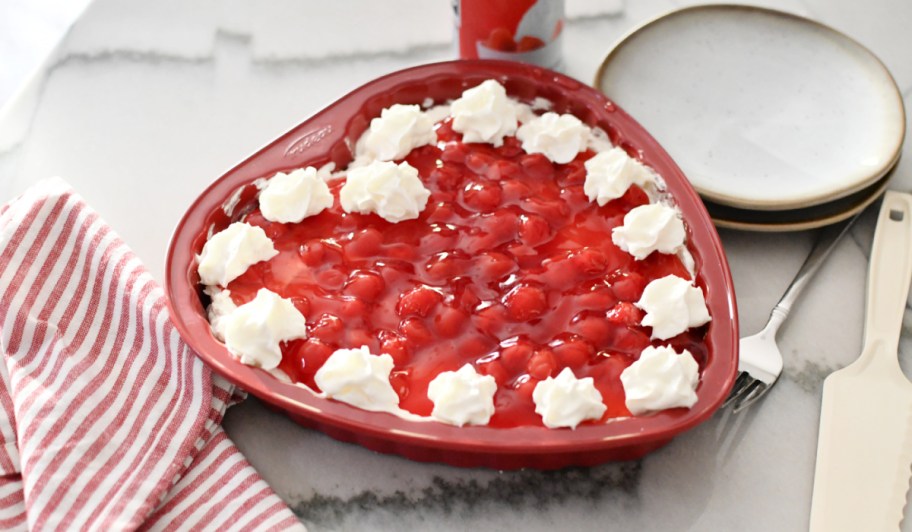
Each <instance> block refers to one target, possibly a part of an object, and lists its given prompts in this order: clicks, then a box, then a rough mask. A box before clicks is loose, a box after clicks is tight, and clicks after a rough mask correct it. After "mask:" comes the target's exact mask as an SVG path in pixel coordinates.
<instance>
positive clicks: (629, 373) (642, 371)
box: [621, 346, 700, 416]
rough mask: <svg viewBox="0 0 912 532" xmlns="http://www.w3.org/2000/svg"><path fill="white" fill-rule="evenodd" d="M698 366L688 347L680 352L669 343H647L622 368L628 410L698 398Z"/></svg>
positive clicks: (636, 412) (685, 404)
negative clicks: (649, 344)
mask: <svg viewBox="0 0 912 532" xmlns="http://www.w3.org/2000/svg"><path fill="white" fill-rule="evenodd" d="M699 380H700V367H699V365H698V364H697V361H696V360H694V358H693V355H691V354H690V351H688V350H686V349H685V350H684V352H682V353H681V354H680V355H679V354H678V353H676V352H675V350H674V348H672V347H668V346H661V347H653V346H649V347H647V348H646V349H644V350H643V351H642V352H641V353H640V358H639V359H638V360H637V361H636V362H634V363H633V364H631V365H630V366H628V367H627V368H626V369H624V371H622V372H621V383H622V384H623V385H624V395H625V397H626V399H625V401H626V405H627V410H630V413H631V414H633V415H635V416H639V415H642V414H647V413H649V412H655V411H658V410H664V409H666V408H675V407H679V406H683V407H686V408H690V407H692V406H693V405H694V403H696V402H697V392H696V390H697V383H698V382H699Z"/></svg>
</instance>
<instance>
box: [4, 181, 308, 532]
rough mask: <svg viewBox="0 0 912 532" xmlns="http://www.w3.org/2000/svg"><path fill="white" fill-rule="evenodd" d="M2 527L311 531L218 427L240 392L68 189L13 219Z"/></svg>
mask: <svg viewBox="0 0 912 532" xmlns="http://www.w3.org/2000/svg"><path fill="white" fill-rule="evenodd" d="M0 349H2V360H0V475H2V477H0V529H3V530H7V529H23V530H24V529H26V528H28V529H32V530H52V529H66V530H73V529H93V530H126V529H137V528H142V529H151V530H168V529H181V530H188V529H207V530H267V529H299V530H300V529H303V527H302V526H301V525H300V524H299V523H298V521H297V519H295V516H294V514H292V513H291V511H289V509H288V508H287V506H286V505H285V504H284V503H283V502H282V500H281V499H279V498H278V496H276V494H275V493H274V492H273V491H272V489H271V488H270V487H269V486H268V485H267V484H266V483H265V482H264V481H263V480H262V479H261V478H260V476H259V475H258V474H257V472H256V471H255V470H254V469H253V467H251V466H250V464H249V463H248V462H247V461H246V460H245V459H244V457H243V456H242V455H241V453H240V451H238V449H237V448H236V447H235V446H234V444H233V443H232V442H231V440H229V439H228V437H227V436H226V434H225V432H224V431H223V430H222V428H221V426H220V425H219V423H220V422H221V419H222V415H223V414H224V412H225V408H226V407H227V406H228V405H229V404H231V403H232V402H233V401H235V400H237V398H238V396H237V395H236V393H235V390H234V388H233V387H232V386H231V385H230V384H229V383H227V382H226V381H224V380H223V379H221V378H220V377H218V376H216V375H214V374H213V373H212V372H211V371H210V370H209V368H207V367H206V366H205V365H203V363H202V362H200V360H199V359H198V358H197V357H196V355H195V354H194V353H193V352H192V351H191V350H190V349H189V348H188V347H187V346H186V345H185V344H184V343H183V341H181V339H180V337H179V336H178V334H177V332H176V331H175V329H174V327H173V326H172V325H171V322H170V320H169V317H168V310H167V307H166V305H165V300H164V294H163V292H162V290H161V288H160V287H159V286H158V284H157V283H156V282H155V281H154V280H153V279H152V277H151V276H150V275H149V273H148V272H147V271H146V269H145V268H144V267H143V265H142V263H140V261H139V259H138V258H137V257H136V256H135V255H134V254H133V253H132V252H131V251H130V250H129V248H128V247H127V246H126V245H125V244H124V243H123V242H122V241H121V240H120V238H118V236H117V235H116V234H115V233H114V232H113V231H112V230H111V229H110V228H109V227H108V226H107V225H106V224H105V223H104V222H103V221H102V220H101V219H100V218H99V216H98V214H97V213H96V212H94V211H93V210H92V209H90V208H89V207H88V206H87V205H86V204H85V202H84V201H83V200H82V199H81V198H80V197H79V196H78V195H77V194H75V193H74V192H73V191H72V190H71V189H70V188H69V186H68V185H66V183H64V182H63V181H61V180H60V179H51V180H48V181H44V182H42V183H40V184H38V185H36V186H35V187H33V188H32V189H30V190H29V191H27V192H26V193H25V194H24V195H23V196H22V197H20V198H19V199H17V200H14V201H13V202H12V203H9V204H7V205H5V206H3V207H2V208H0Z"/></svg>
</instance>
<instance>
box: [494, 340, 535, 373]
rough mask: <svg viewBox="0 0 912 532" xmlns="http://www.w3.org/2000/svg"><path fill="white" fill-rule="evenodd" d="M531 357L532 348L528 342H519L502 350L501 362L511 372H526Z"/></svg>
mask: <svg viewBox="0 0 912 532" xmlns="http://www.w3.org/2000/svg"><path fill="white" fill-rule="evenodd" d="M531 356H532V346H531V345H529V343H528V342H526V341H519V342H517V343H515V344H513V345H508V346H506V347H504V348H503V349H501V350H500V361H501V363H502V364H503V366H504V368H505V369H507V370H509V371H511V372H516V371H520V370H524V369H525V368H526V366H527V365H528V363H529V358H530V357H531Z"/></svg>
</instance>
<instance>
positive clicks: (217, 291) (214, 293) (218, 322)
mask: <svg viewBox="0 0 912 532" xmlns="http://www.w3.org/2000/svg"><path fill="white" fill-rule="evenodd" d="M203 292H205V293H206V295H208V296H209V299H210V301H209V306H208V307H207V308H206V317H207V318H208V319H209V328H210V329H212V335H213V336H215V337H216V338H218V339H219V340H221V341H222V342H224V341H225V333H224V327H225V324H224V321H223V319H222V318H224V317H225V316H228V315H229V314H231V313H232V312H234V311H235V309H237V305H235V304H234V300H232V299H231V290H228V289H221V288H219V287H217V286H207V287H206V288H204V289H203Z"/></svg>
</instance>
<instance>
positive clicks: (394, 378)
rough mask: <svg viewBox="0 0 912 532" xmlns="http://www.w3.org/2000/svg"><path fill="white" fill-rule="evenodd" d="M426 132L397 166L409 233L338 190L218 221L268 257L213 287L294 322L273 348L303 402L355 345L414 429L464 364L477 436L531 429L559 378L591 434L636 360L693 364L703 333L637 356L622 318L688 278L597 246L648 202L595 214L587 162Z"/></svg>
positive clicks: (634, 190)
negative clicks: (590, 415)
mask: <svg viewBox="0 0 912 532" xmlns="http://www.w3.org/2000/svg"><path fill="white" fill-rule="evenodd" d="M436 131H437V136H438V143H437V144H436V145H428V146H422V147H419V148H416V149H414V150H412V151H411V153H409V155H408V156H407V157H406V158H405V159H403V160H405V161H407V162H408V163H409V164H410V165H412V166H413V167H415V168H416V169H418V172H419V175H420V177H421V180H422V182H423V184H424V186H425V187H426V188H427V189H428V190H430V192H431V195H430V198H429V199H428V203H427V206H426V208H425V209H424V211H423V212H422V213H421V214H420V216H419V217H418V218H417V219H414V220H406V221H402V222H399V223H395V224H393V223H390V222H387V221H386V220H384V219H382V218H381V217H379V216H377V215H376V214H367V215H364V214H357V213H347V212H345V211H344V210H343V209H342V207H341V206H340V202H339V190H340V188H341V187H342V185H343V184H344V182H345V180H344V178H343V177H340V178H336V179H334V180H332V181H330V182H329V186H330V190H331V192H332V194H333V196H334V198H335V201H334V203H333V206H332V207H331V208H329V209H326V210H324V211H323V212H321V213H320V214H318V215H315V216H312V217H309V218H306V219H305V220H303V221H302V222H300V223H294V224H283V223H277V222H271V221H268V220H266V219H265V218H264V217H263V215H262V214H261V212H260V210H259V208H258V207H257V205H256V203H253V204H251V205H250V206H249V208H248V209H247V210H245V211H243V212H240V213H237V214H236V216H235V218H234V220H232V221H245V222H247V223H249V224H251V225H254V226H259V227H261V228H263V230H264V231H265V232H266V235H267V236H269V237H270V238H271V239H272V241H273V243H274V246H275V249H276V250H277V251H278V255H276V256H275V257H274V258H272V259H271V260H269V261H264V262H259V263H257V264H254V265H252V266H250V267H249V268H248V269H247V271H246V273H244V274H243V275H241V276H240V277H238V278H236V279H235V280H233V281H232V282H231V283H229V285H228V286H227V287H226V288H228V289H229V290H230V294H231V298H232V300H233V301H234V302H235V304H237V305H242V304H244V303H247V302H248V301H250V300H252V299H253V298H254V297H255V295H256V293H257V291H258V290H259V289H260V288H264V287H265V288H268V289H269V290H272V291H273V292H275V293H277V294H279V295H281V296H282V297H285V298H288V299H290V300H291V301H292V302H293V303H294V305H295V306H296V307H297V309H298V310H299V311H300V312H301V313H302V314H303V315H304V317H305V318H306V320H307V332H308V337H307V338H306V339H301V340H294V341H290V342H285V343H283V344H282V345H281V349H282V362H281V363H280V365H279V369H280V370H281V371H283V372H284V373H285V374H287V375H288V377H289V378H290V379H291V380H292V381H294V382H296V383H301V384H304V385H306V386H308V387H310V388H312V389H314V390H318V391H319V387H318V386H317V385H316V383H315V382H314V374H315V373H316V372H317V370H318V369H319V368H320V367H321V366H322V365H323V363H324V362H325V361H326V359H327V358H329V356H330V355H331V354H332V353H333V352H334V351H335V350H337V349H340V348H357V347H360V346H362V345H365V346H367V347H368V348H369V349H370V351H371V352H372V353H377V354H380V353H386V354H389V355H390V356H391V357H392V358H393V361H394V363H395V365H394V369H393V371H392V372H391V374H390V382H391V383H392V386H393V389H394V390H395V391H396V393H397V394H398V395H399V398H400V403H399V406H400V407H401V408H403V409H405V410H407V411H409V412H412V413H414V414H417V415H421V416H429V415H430V414H431V411H432V409H433V406H434V405H433V403H432V402H431V400H430V399H428V396H427V389H428V384H429V382H430V381H432V380H433V379H434V378H435V377H436V376H437V375H438V374H439V373H441V372H443V371H456V370H458V369H459V368H460V367H462V366H463V365H464V364H466V363H468V364H471V365H473V366H474V367H475V369H476V371H477V372H478V373H480V374H482V375H491V376H493V377H494V379H495V380H496V382H497V392H496V394H495V396H494V404H495V413H494V415H493V416H492V417H491V419H490V421H489V423H488V425H489V426H492V427H514V426H522V425H533V426H540V425H541V424H542V421H541V417H540V416H539V415H538V414H536V413H535V404H534V403H533V400H532V391H533V389H534V388H535V385H536V384H537V383H538V382H540V381H542V380H544V379H546V378H547V377H554V376H556V375H557V374H558V373H559V372H560V371H561V370H562V369H563V368H566V367H569V368H571V369H572V371H573V373H574V374H575V375H576V376H577V377H578V378H584V377H592V378H593V379H594V383H595V387H596V389H597V390H598V391H599V392H600V393H601V395H602V399H603V401H604V403H605V405H606V406H607V410H606V411H605V413H604V415H603V416H602V419H601V420H598V421H595V422H596V423H598V422H604V421H605V420H607V419H612V418H618V417H626V416H629V415H630V412H629V411H628V410H627V407H626V406H625V397H624V389H623V386H622V385H621V381H620V374H621V372H622V371H623V370H624V369H625V368H626V367H628V366H629V365H630V364H631V363H633V362H634V361H635V360H636V359H637V357H638V355H639V353H640V352H641V351H642V350H643V349H644V348H645V347H647V346H649V345H656V346H659V345H670V346H672V347H674V349H675V350H676V351H678V352H681V351H682V350H684V349H687V350H688V351H690V353H691V354H692V355H693V357H694V359H695V360H696V361H697V363H698V364H699V365H700V367H701V368H702V367H703V366H704V365H705V362H706V355H707V347H706V344H705V340H704V337H705V333H706V329H707V328H706V326H703V327H699V328H695V329H690V330H688V331H686V332H684V333H681V334H680V335H678V336H676V337H673V338H671V339H668V340H662V341H658V340H655V341H653V340H651V339H650V333H651V329H650V328H649V327H645V326H642V325H641V320H642V318H643V312H642V311H641V310H640V309H639V308H637V307H636V306H635V305H634V303H635V302H636V301H637V300H638V299H639V298H640V296H641V295H642V292H643V289H644V288H645V286H646V285H647V284H648V283H649V282H650V281H651V280H654V279H658V278H661V277H664V276H666V275H669V274H674V275H676V276H679V277H682V278H684V279H691V274H690V272H688V270H687V268H686V267H685V266H684V264H683V263H682V262H681V260H680V259H679V258H678V256H676V255H667V254H663V253H657V252H656V253H651V254H650V255H649V256H648V257H646V258H645V259H644V260H635V259H634V257H632V256H631V255H630V254H628V253H627V252H625V251H623V250H621V249H619V248H618V247H617V246H616V245H615V244H614V243H613V242H612V239H611V230H612V228H614V227H616V226H619V225H622V224H623V217H624V215H625V214H626V213H627V212H628V211H630V210H631V209H633V208H634V207H637V206H640V205H644V204H647V203H649V198H648V196H647V194H646V193H645V192H644V191H643V190H642V189H640V188H639V187H637V186H636V185H633V186H631V187H630V188H629V189H628V190H627V192H626V193H625V194H624V195H623V196H622V197H620V198H618V199H615V200H613V201H610V202H609V203H607V204H606V205H604V206H601V207H600V206H598V205H597V204H596V203H594V202H590V201H589V199H588V198H587V197H586V195H585V194H584V192H583V183H584V181H585V177H586V170H585V168H584V166H583V164H584V162H585V161H586V160H587V159H589V158H590V157H592V156H593V155H594V153H593V152H592V151H584V152H581V153H580V154H579V155H577V157H576V158H575V159H574V160H573V161H571V162H569V163H567V164H555V163H552V162H551V161H550V160H549V159H547V158H546V157H545V156H544V155H541V154H527V153H525V152H524V151H523V149H522V148H521V146H520V142H519V141H518V140H517V139H516V138H515V137H506V138H505V139H504V143H503V145H502V146H500V147H493V146H491V145H489V144H475V143H464V142H462V135H461V134H459V133H457V132H455V131H453V129H452V127H451V119H446V120H444V121H442V122H440V123H439V124H437V126H436ZM397 162H399V161H397Z"/></svg>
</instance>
